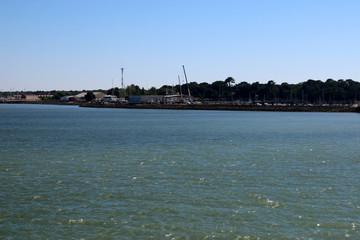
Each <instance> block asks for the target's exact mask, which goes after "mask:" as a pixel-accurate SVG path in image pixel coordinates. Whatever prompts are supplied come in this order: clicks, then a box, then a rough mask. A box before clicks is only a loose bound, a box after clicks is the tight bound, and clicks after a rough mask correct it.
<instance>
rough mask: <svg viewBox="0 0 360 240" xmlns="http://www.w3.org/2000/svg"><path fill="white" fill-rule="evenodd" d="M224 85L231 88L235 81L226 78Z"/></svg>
mask: <svg viewBox="0 0 360 240" xmlns="http://www.w3.org/2000/svg"><path fill="white" fill-rule="evenodd" d="M225 83H226V85H227V86H228V87H231V84H234V83H235V79H234V78H232V77H228V78H226V79H225Z"/></svg>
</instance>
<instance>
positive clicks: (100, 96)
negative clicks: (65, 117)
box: [85, 92, 106, 101]
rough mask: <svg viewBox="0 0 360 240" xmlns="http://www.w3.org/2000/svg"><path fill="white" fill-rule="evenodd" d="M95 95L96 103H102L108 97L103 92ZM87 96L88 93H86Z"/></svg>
mask: <svg viewBox="0 0 360 240" xmlns="http://www.w3.org/2000/svg"><path fill="white" fill-rule="evenodd" d="M93 93H94V95H95V100H96V101H100V100H102V99H103V98H104V97H105V96H106V94H105V93H103V92H93ZM85 95H86V93H85Z"/></svg>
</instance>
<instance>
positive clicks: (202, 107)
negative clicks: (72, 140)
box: [2, 101, 360, 113]
mask: <svg viewBox="0 0 360 240" xmlns="http://www.w3.org/2000/svg"><path fill="white" fill-rule="evenodd" d="M2 103H4V104H50V105H73V106H79V107H92V108H129V109H164V110H166V109H169V110H220V111H267V112H269V111H270V112H352V113H360V107H349V106H298V105H293V106H273V105H270V106H258V105H224V104H119V103H105V104H104V103H77V102H60V101H8V102H2Z"/></svg>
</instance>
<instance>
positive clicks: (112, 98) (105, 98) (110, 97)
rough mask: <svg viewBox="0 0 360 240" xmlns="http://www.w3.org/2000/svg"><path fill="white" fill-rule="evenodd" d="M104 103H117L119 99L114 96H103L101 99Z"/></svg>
mask: <svg viewBox="0 0 360 240" xmlns="http://www.w3.org/2000/svg"><path fill="white" fill-rule="evenodd" d="M103 100H104V102H118V101H119V99H118V98H117V96H115V95H105V96H104V97H103Z"/></svg>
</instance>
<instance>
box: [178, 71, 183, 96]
mask: <svg viewBox="0 0 360 240" xmlns="http://www.w3.org/2000/svg"><path fill="white" fill-rule="evenodd" d="M178 79H179V86H180V98H181V101H182V100H183V95H182V89H181V82H180V75H178Z"/></svg>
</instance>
